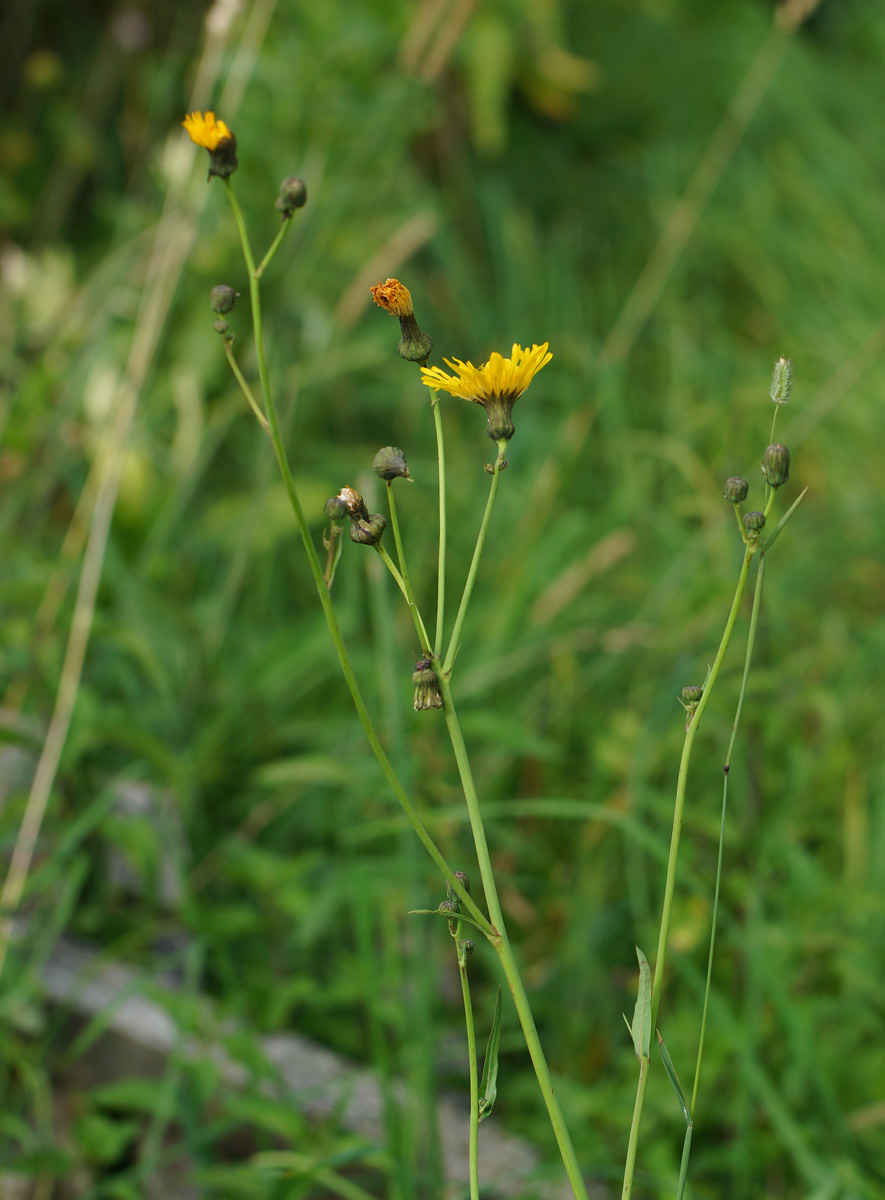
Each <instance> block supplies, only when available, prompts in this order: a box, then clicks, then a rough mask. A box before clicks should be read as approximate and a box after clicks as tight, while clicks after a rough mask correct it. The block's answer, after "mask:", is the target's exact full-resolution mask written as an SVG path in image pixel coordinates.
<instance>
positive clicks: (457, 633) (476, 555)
mask: <svg viewBox="0 0 885 1200" xmlns="http://www.w3.org/2000/svg"><path fill="white" fill-rule="evenodd" d="M505 446H506V443H504V442H499V443H498V457H497V458H496V460H495V465H494V466H493V468H492V484H491V487H490V488H489V498H488V500H487V501H486V509H485V512H484V513H483V515H482V523H481V524H480V527H479V533H478V534H477V538H476V547H475V549H474V551H473V559H472V560H471V563H470V570H469V571H468V572H467V579H466V581H465V583H464V592H463V595H462V596H461V604H460V607H459V608H458V615H457V617H455V625H454V628H453V629H452V636H451V639H450V641H449V648H448V650H447V651H446V659H445V662H444V663H443V668H442V669H443V674H444V675H448V674H449V672H450V671H451V669H452V664H453V663H454V661H455V655H456V654H457V653H458V645H459V642H460V640H461V628H462V626H463V624H464V618H465V617H466V616H467V606H468V604H469V603H470V597H471V595H472V594H473V585H474V583H475V582H476V573H477V571H478V570H479V560H480V559H481V558H482V551H483V547H484V546H485V541H486V534H487V533H488V530H489V522H490V521H491V519H492V509H493V508H494V507H495V497H496V496H497V494H498V483H499V481H500V479H501V464H502V463H503V461H504V449H505Z"/></svg>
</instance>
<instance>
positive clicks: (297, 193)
mask: <svg viewBox="0 0 885 1200" xmlns="http://www.w3.org/2000/svg"><path fill="white" fill-rule="evenodd" d="M306 203H307V184H306V183H305V182H304V180H303V179H299V178H298V177H297V176H295V175H293V176H291V177H290V178H289V179H284V180H283V182H282V183H281V184H280V197H279V199H278V200H277V203H276V207H277V210H278V211H279V212H281V213H282V214H283V216H284V217H291V216H292V213H294V212H295V210H296V208H304V206H305V204H306Z"/></svg>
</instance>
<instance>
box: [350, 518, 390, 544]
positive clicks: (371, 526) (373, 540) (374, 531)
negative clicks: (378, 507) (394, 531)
mask: <svg viewBox="0 0 885 1200" xmlns="http://www.w3.org/2000/svg"><path fill="white" fill-rule="evenodd" d="M386 528H387V518H386V517H383V516H382V515H381V513H372V515H371V516H370V517H369V518H368V520H365V519H364V518H362V517H358V518H357V519H356V520H354V519H353V518H351V525H350V540H351V541H352V542H357V543H359V545H361V546H375V545H377V543H378V542H380V541H381V537H382V535H383V533H384V530H385V529H386Z"/></svg>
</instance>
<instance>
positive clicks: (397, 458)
mask: <svg viewBox="0 0 885 1200" xmlns="http://www.w3.org/2000/svg"><path fill="white" fill-rule="evenodd" d="M372 470H373V471H374V472H375V474H376V475H378V476H380V477H381V478H382V479H387V480H390V479H408V480H409V482H410V483H411V482H414V481H413V480H412V476H411V475H410V474H409V464H408V463H407V462H406V456H405V455H404V454H403V452H402V450H400V449H399V447H397V446H385V447H384V448H383V449H382V450H379V451H378V453H377V454H376V455H375V457H374V458H373V459H372Z"/></svg>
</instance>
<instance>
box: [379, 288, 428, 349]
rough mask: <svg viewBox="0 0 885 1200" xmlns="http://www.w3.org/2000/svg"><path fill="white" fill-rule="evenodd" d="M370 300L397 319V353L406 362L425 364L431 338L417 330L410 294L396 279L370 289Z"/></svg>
mask: <svg viewBox="0 0 885 1200" xmlns="http://www.w3.org/2000/svg"><path fill="white" fill-rule="evenodd" d="M372 298H373V299H374V301H375V303H376V304H377V305H378V307H379V308H383V309H384V310H385V312H389V313H390V314H391V316H394V317H399V328H400V334H401V337H400V341H399V345H398V346H397V348H396V349H397V353H398V354H399V356H400V358H404V359H405V360H406V361H407V362H417V363H425V362H427V356H428V354H429V353H430V351H431V350H432V349H433V338H432V337H431V336H430V334H429V333H424V332H423V331H422V330H421V329H419V328H418V322H417V321H416V319H415V310H414V309H413V308H412V293H411V292H410V291H409V289H408V288H407V287H406V285H405V284H404V283H400V281H399V280H398V279H386V280H385V281H384V283H376V284H375V286H374V287H373V288H372Z"/></svg>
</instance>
